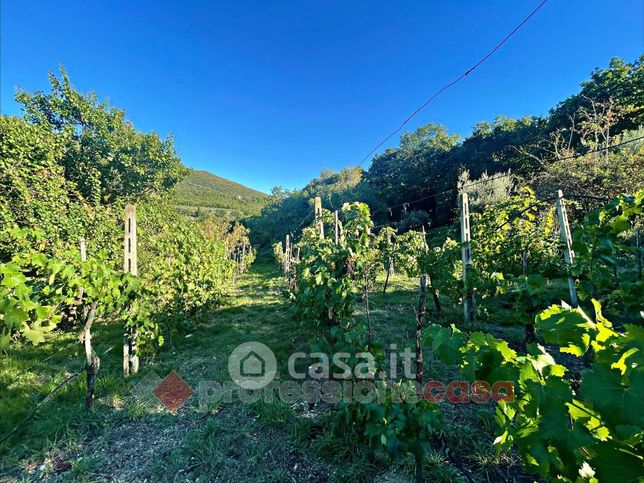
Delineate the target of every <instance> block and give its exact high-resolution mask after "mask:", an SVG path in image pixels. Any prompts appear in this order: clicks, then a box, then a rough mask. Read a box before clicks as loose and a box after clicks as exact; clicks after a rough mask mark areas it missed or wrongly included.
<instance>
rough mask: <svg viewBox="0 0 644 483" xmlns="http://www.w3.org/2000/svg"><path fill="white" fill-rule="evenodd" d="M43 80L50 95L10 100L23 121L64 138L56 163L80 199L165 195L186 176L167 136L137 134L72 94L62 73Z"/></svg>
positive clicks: (112, 113)
mask: <svg viewBox="0 0 644 483" xmlns="http://www.w3.org/2000/svg"><path fill="white" fill-rule="evenodd" d="M49 81H50V83H51V88H52V91H51V93H43V92H40V91H38V92H35V93H34V94H30V93H28V92H26V91H20V92H19V93H18V94H17V96H16V99H17V100H18V101H19V102H21V103H22V104H23V106H24V111H25V118H26V120H27V121H28V122H30V123H31V124H34V125H37V126H42V127H44V128H47V129H49V130H51V131H52V132H55V133H60V134H64V135H65V136H66V139H67V142H66V144H65V149H64V152H63V153H62V156H60V157H59V158H58V159H57V161H58V162H59V163H60V164H61V165H62V166H63V168H64V170H65V178H66V179H68V180H69V181H71V182H73V183H74V184H75V185H76V188H77V190H78V192H79V193H81V194H82V196H83V197H84V198H85V199H87V200H88V201H91V202H92V203H95V204H96V203H104V204H111V203H114V202H115V201H116V200H118V199H121V198H123V199H128V200H132V201H136V200H138V199H141V198H142V197H145V196H147V195H150V194H156V193H160V192H165V191H167V190H169V189H170V188H172V187H173V186H174V185H175V184H176V183H177V182H178V181H179V180H181V179H182V178H183V177H184V176H185V175H186V174H187V170H186V169H185V168H184V167H183V166H182V164H181V161H180V159H179V157H178V156H177V154H176V152H175V148H174V142H173V139H172V137H168V138H166V139H161V138H159V136H158V135H157V134H156V133H148V134H145V133H141V132H139V131H137V130H136V129H135V128H134V126H133V125H132V123H131V122H129V121H127V120H126V118H125V112H124V111H122V110H121V109H118V108H115V107H113V106H110V105H109V104H108V103H107V102H100V101H99V100H98V98H97V96H96V94H94V93H89V94H81V93H80V92H78V91H77V90H75V88H74V86H73V85H72V83H71V81H70V79H69V76H68V75H67V72H66V71H65V70H64V69H61V78H60V79H59V78H58V77H56V76H55V75H54V74H53V73H51V74H50V75H49Z"/></svg>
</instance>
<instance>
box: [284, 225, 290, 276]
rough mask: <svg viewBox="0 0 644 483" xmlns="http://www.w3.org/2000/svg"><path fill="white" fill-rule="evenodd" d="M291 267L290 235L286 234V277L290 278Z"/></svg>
mask: <svg viewBox="0 0 644 483" xmlns="http://www.w3.org/2000/svg"><path fill="white" fill-rule="evenodd" d="M290 269H291V244H290V237H289V236H288V235H286V243H285V245H284V277H285V278H286V279H287V280H288V277H289V271H290Z"/></svg>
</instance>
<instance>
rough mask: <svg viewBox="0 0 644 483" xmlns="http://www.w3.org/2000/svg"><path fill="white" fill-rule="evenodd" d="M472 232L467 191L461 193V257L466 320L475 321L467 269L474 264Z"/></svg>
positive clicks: (468, 321) (472, 296)
mask: <svg viewBox="0 0 644 483" xmlns="http://www.w3.org/2000/svg"><path fill="white" fill-rule="evenodd" d="M471 241H472V240H471V233H470V201H469V198H468V196H467V193H461V247H462V248H461V250H462V252H461V257H462V260H463V288H464V290H465V299H464V301H463V314H464V319H465V322H466V323H468V324H471V323H472V322H474V291H473V289H472V287H471V286H470V285H469V284H468V282H467V271H468V269H470V268H471V266H472V245H471Z"/></svg>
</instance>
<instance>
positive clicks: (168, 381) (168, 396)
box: [153, 371, 194, 414]
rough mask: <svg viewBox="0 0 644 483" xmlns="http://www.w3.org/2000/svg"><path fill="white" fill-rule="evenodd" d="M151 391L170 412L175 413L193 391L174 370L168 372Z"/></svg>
mask: <svg viewBox="0 0 644 483" xmlns="http://www.w3.org/2000/svg"><path fill="white" fill-rule="evenodd" d="M153 392H154V395H155V396H156V397H158V398H159V401H161V402H162V403H163V405H164V406H165V407H167V408H168V410H169V411H170V412H171V413H172V414H177V411H178V410H179V408H180V407H181V406H183V404H184V403H185V402H186V401H187V400H188V399H190V396H192V394H193V393H194V391H193V390H192V388H191V387H190V386H189V385H188V383H187V382H186V381H184V380H183V379H182V378H181V376H180V375H179V374H177V373H176V372H174V371H172V372H171V373H170V374H168V375H167V376H166V377H165V379H163V381H161V383H160V384H159V385H158V386H157V387H156V388H155V389H154V391H153Z"/></svg>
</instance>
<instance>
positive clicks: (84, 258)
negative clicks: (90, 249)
mask: <svg viewBox="0 0 644 483" xmlns="http://www.w3.org/2000/svg"><path fill="white" fill-rule="evenodd" d="M79 243H80V257H81V262H86V261H87V244H86V243H85V238H81V239H80V242H79Z"/></svg>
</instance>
